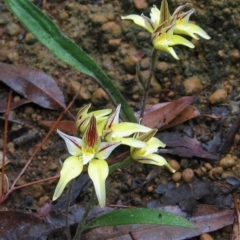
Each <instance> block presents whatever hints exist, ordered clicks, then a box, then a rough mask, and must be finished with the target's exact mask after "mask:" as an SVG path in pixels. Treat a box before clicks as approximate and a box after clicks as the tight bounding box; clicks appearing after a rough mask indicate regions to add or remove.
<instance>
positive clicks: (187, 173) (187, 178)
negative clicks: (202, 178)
mask: <svg viewBox="0 0 240 240" xmlns="http://www.w3.org/2000/svg"><path fill="white" fill-rule="evenodd" d="M193 177H194V172H193V170H192V169H191V168H186V169H185V170H184V171H183V172H182V179H183V180H184V182H187V183H189V182H192V180H193Z"/></svg>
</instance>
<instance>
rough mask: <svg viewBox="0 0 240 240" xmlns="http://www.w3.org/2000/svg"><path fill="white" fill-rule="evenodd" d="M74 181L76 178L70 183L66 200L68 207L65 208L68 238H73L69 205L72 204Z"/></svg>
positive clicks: (68, 239)
mask: <svg viewBox="0 0 240 240" xmlns="http://www.w3.org/2000/svg"><path fill="white" fill-rule="evenodd" d="M73 182H74V180H72V181H71V182H70V184H69V188H68V191H67V202H66V208H65V229H66V234H67V240H71V233H70V226H69V218H68V217H69V214H68V213H69V205H70V199H71V193H72V187H73Z"/></svg>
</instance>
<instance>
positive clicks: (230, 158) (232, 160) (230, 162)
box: [219, 154, 236, 169]
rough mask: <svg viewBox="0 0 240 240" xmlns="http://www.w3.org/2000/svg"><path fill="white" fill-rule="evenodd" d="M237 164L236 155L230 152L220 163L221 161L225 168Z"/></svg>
mask: <svg viewBox="0 0 240 240" xmlns="http://www.w3.org/2000/svg"><path fill="white" fill-rule="evenodd" d="M235 164H236V157H234V156H232V155H230V154H227V156H226V157H224V158H222V159H221V160H220V163H219V165H220V166H221V167H222V168H224V169H226V168H231V167H233V166H234V165H235Z"/></svg>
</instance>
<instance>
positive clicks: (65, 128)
mask: <svg viewBox="0 0 240 240" xmlns="http://www.w3.org/2000/svg"><path fill="white" fill-rule="evenodd" d="M38 124H40V125H42V126H45V127H49V128H51V127H52V126H53V125H54V124H55V121H39V122H38ZM55 129H59V130H61V131H62V132H65V133H68V134H70V135H74V134H75V133H76V126H75V122H74V121H60V122H59V123H58V125H57V126H56V128H55Z"/></svg>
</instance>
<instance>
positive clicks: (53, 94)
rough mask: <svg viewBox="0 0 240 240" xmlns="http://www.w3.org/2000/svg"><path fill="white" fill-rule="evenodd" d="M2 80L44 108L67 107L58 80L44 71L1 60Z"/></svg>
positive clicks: (0, 78)
mask: <svg viewBox="0 0 240 240" xmlns="http://www.w3.org/2000/svg"><path fill="white" fill-rule="evenodd" d="M0 81H2V82H3V83H5V84H6V85H7V86H9V87H10V88H12V89H13V90H14V91H16V92H17V93H19V94H20V95H22V96H24V97H25V98H27V99H28V100H31V101H32V102H34V103H36V104H38V105H40V106H42V107H44V108H49V109H60V108H63V109H64V108H65V107H66V106H65V103H64V96H63V93H62V92H61V91H60V89H59V88H58V86H57V84H56V82H55V81H54V79H53V78H52V77H50V76H49V75H47V74H46V73H44V72H42V71H39V70H36V69H33V68H30V67H26V66H15V65H11V64H6V63H1V62H0Z"/></svg>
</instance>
